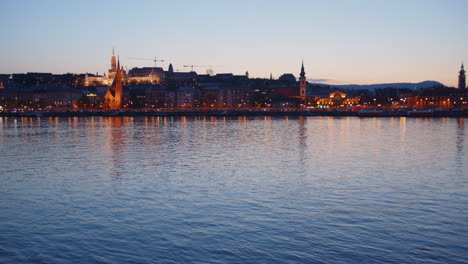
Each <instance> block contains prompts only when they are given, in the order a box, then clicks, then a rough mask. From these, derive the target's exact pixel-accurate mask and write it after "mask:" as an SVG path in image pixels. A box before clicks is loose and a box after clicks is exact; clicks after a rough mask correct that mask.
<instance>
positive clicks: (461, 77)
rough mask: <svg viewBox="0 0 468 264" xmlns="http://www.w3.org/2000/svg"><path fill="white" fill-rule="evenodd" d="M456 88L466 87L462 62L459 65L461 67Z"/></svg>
mask: <svg viewBox="0 0 468 264" xmlns="http://www.w3.org/2000/svg"><path fill="white" fill-rule="evenodd" d="M458 73H459V75H458V88H460V89H465V88H466V76H465V67H464V66H463V62H462V65H461V69H460V71H459V72H458Z"/></svg>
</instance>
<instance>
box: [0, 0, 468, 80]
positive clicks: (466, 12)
mask: <svg viewBox="0 0 468 264" xmlns="http://www.w3.org/2000/svg"><path fill="white" fill-rule="evenodd" d="M467 24H468V1H466V0H411V1H408V0H393V1H386V0H355V1H348V0H342V1H338V0H332V1H330V0H327V1H325V0H324V1H312V0H306V1H299V0H289V1H272V0H265V1H262V0H253V1H240V0H239V1H214V0H213V1H208V0H207V1H167V0H166V1H117V0H113V1H104V0H102V1H58V0H57V1H45V0H41V1H35V0H34V1H33V0H29V1H26V0H19V1H18V0H11V1H10V0H2V1H1V15H0V36H1V41H0V47H1V52H0V73H20V72H53V73H66V72H72V73H84V72H91V73H96V72H99V73H100V74H102V73H103V72H104V71H106V70H107V69H108V67H109V63H110V55H111V52H112V48H113V47H114V48H115V51H116V53H117V54H119V55H120V60H121V64H123V65H124V66H125V67H127V68H128V69H130V68H132V67H135V66H152V65H153V64H154V63H153V62H152V61H143V60H131V59H129V58H130V57H139V58H153V57H155V56H157V57H158V58H160V59H164V60H165V61H164V62H162V63H159V64H158V66H163V67H164V69H167V66H168V64H169V62H172V64H173V65H174V69H175V70H179V71H188V70H189V68H184V67H183V65H190V64H195V65H213V66H211V67H208V68H211V69H212V70H213V71H214V72H215V73H224V72H232V73H234V74H244V73H245V71H246V70H248V71H249V73H250V76H251V77H268V76H269V75H270V72H271V73H272V74H273V77H275V78H277V77H279V76H280V75H281V74H283V73H293V74H294V75H295V76H296V77H298V75H299V71H300V64H301V60H304V64H305V68H306V73H307V78H308V79H311V80H312V82H324V83H327V82H328V83H339V84H351V83H356V84H371V83H388V82H420V81H424V80H435V81H439V82H442V83H443V84H445V85H448V86H456V84H457V75H458V70H459V69H460V64H461V62H462V60H464V61H468V33H467V32H468V29H467ZM195 70H196V71H197V72H198V73H205V72H206V70H207V68H195ZM319 79H323V80H319Z"/></svg>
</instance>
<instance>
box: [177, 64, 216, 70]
mask: <svg viewBox="0 0 468 264" xmlns="http://www.w3.org/2000/svg"><path fill="white" fill-rule="evenodd" d="M184 67H186V68H187V67H190V71H193V67H213V65H184Z"/></svg>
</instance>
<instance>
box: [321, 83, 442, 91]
mask: <svg viewBox="0 0 468 264" xmlns="http://www.w3.org/2000/svg"><path fill="white" fill-rule="evenodd" d="M313 84H319V85H326V86H331V87H336V88H343V89H349V90H375V89H383V88H399V89H404V88H407V89H411V90H417V89H424V88H430V87H434V86H444V85H443V84H442V83H440V82H436V81H424V82H419V83H380V84H345V85H330V84H322V83H313Z"/></svg>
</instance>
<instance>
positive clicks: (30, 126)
mask: <svg viewBox="0 0 468 264" xmlns="http://www.w3.org/2000/svg"><path fill="white" fill-rule="evenodd" d="M467 137H468V120H464V119H454V118H356V117H341V118H336V117H335V118H333V117H304V118H287V117H278V118H270V117H257V118H243V117H242V118H222V117H218V118H209V117H205V118H204V117H200V118H184V117H182V118H171V117H138V118H132V117H85V118H81V117H70V118H52V117H50V118H43V117H42V118H11V117H10V118H6V117H3V118H0V151H1V154H0V177H1V178H0V181H1V184H0V263H463V262H465V263H466V262H468V257H467V256H468V186H467V183H468V165H467V161H468V143H467V142H468V138H467Z"/></svg>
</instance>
